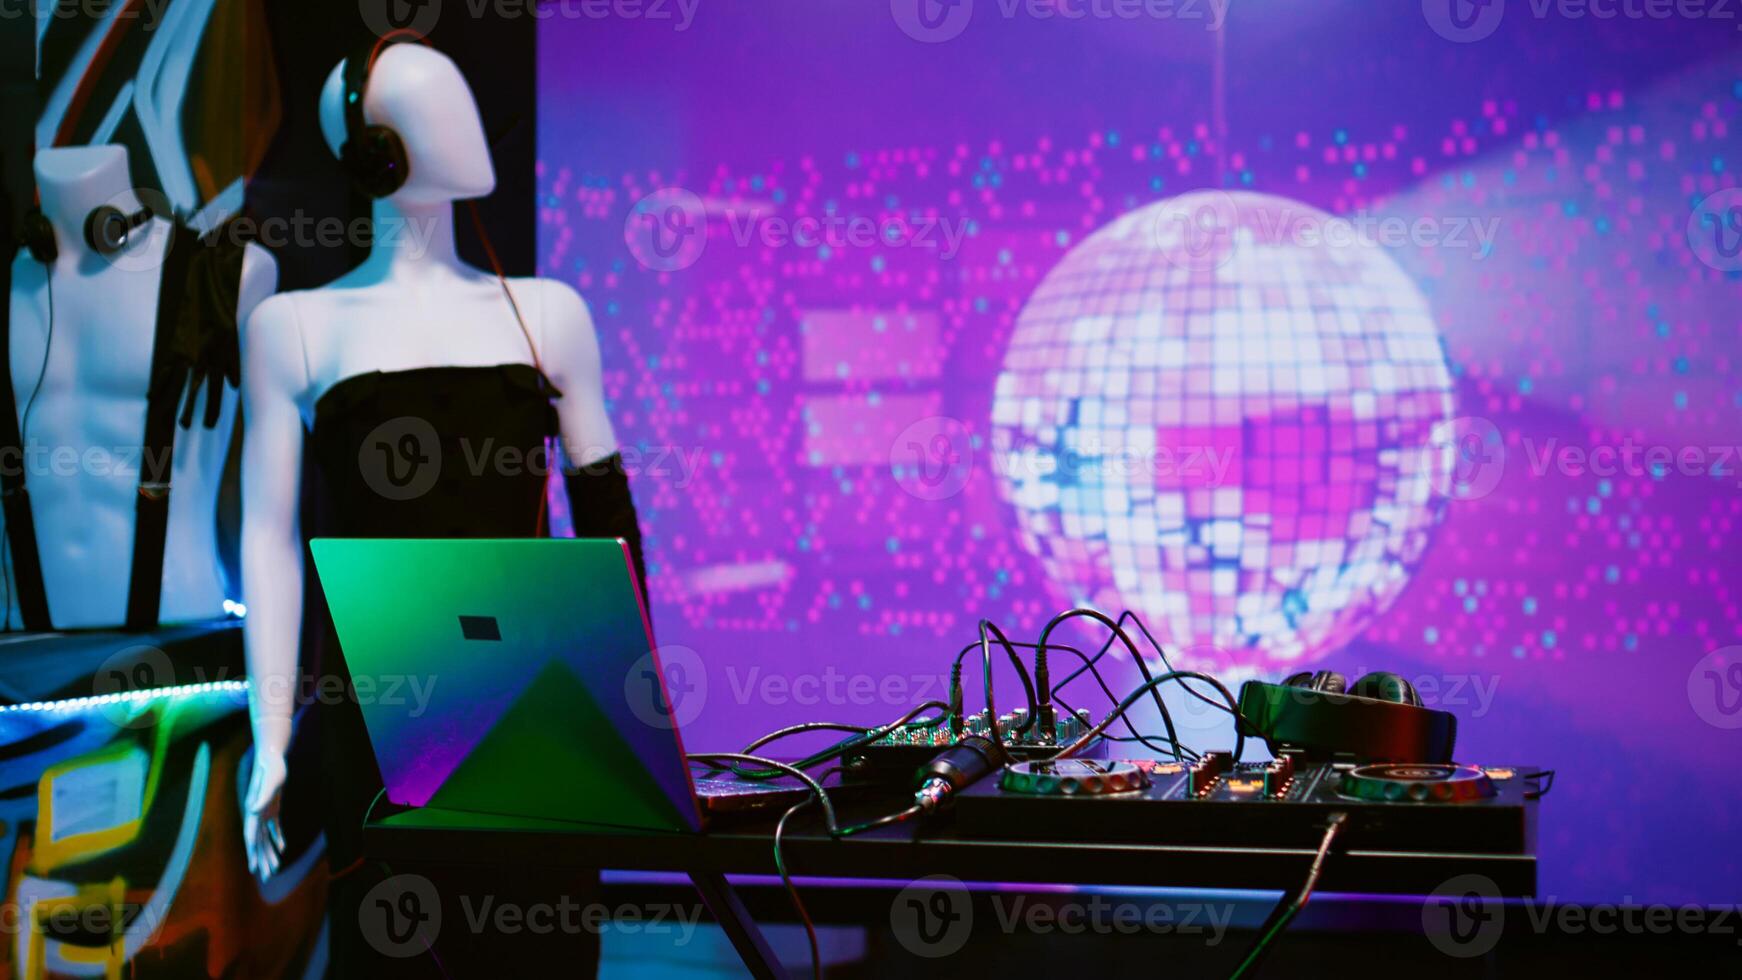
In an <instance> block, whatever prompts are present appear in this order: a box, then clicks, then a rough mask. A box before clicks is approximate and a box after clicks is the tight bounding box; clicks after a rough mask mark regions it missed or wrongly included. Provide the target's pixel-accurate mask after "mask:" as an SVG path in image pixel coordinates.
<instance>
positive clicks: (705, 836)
mask: <svg viewBox="0 0 1742 980" xmlns="http://www.w3.org/2000/svg"><path fill="white" fill-rule="evenodd" d="M837 809H839V810H840V811H841V821H842V822H843V823H849V822H853V821H858V820H863V819H867V818H870V817H875V816H878V815H879V814H881V813H883V812H887V809H888V804H887V803H884V804H878V805H847V806H838V807H837ZM773 831H774V817H773V816H769V817H767V818H760V817H758V818H751V819H750V820H749V821H748V822H743V823H734V824H730V825H727V826H724V827H719V828H716V829H710V830H707V831H704V832H702V833H699V834H671V833H657V832H650V831H644V830H631V829H625V828H613V827H602V826H593V825H586V824H579V823H568V822H564V821H560V820H548V819H540V818H522V817H507V816H500V815H493V814H486V813H476V812H470V811H457V810H444V809H439V808H434V807H424V808H421V809H413V810H404V811H401V812H398V813H393V814H390V815H384V816H381V817H378V818H377V819H375V820H373V821H371V822H370V823H369V825H368V826H367V828H366V831H365V833H366V837H367V846H368V848H369V851H370V853H371V855H373V856H378V857H380V858H381V859H383V860H386V861H389V862H393V861H424V862H435V863H454V864H485V865H500V864H504V863H527V864H538V865H544V866H570V867H576V868H609V869H616V870H625V871H677V872H695V871H702V872H714V873H720V874H756V875H767V874H774V873H775V870H776V869H775V866H774V849H773ZM782 850H783V852H784V855H785V857H786V862H787V866H788V868H789V869H790V870H791V871H792V873H793V874H794V875H798V876H805V877H827V878H856V879H867V880H885V881H901V880H913V879H915V878H920V877H924V876H926V875H934V874H945V875H952V876H954V877H956V878H959V879H961V880H963V881H981V882H1006V883H1014V884H1104V885H1129V886H1150V887H1179V888H1233V889H1291V888H1294V887H1296V886H1297V885H1299V883H1300V881H1301V879H1302V878H1303V877H1304V876H1305V874H1306V872H1307V868H1308V866H1309V865H1310V864H1311V863H1312V858H1313V851H1312V849H1311V848H1286V847H1206V846H1197V845H1191V846H1181V845H1170V844H1166V843H1153V844H1126V843H1118V844H1116V843H1089V842H1081V841H1062V840H981V839H973V838H969V837H965V836H963V835H961V834H959V833H958V832H957V831H956V829H955V828H954V827H953V826H952V825H951V821H950V820H949V818H948V817H947V816H942V817H937V818H933V819H931V820H928V821H925V822H923V823H920V822H915V823H906V824H897V825H894V826H889V827H883V828H879V829H877V830H874V831H870V832H868V833H865V834H862V835H859V836H855V837H851V838H846V839H841V840H836V839H832V838H830V837H829V836H828V834H827V832H826V831H825V830H824V829H823V826H822V822H821V818H820V815H818V814H814V813H806V814H802V815H800V816H795V817H794V818H793V820H792V821H791V822H789V824H788V826H787V832H786V834H785V835H784V837H783V842H782ZM1471 872H1474V873H1480V874H1483V875H1486V876H1487V877H1488V878H1490V879H1491V880H1493V881H1494V882H1495V884H1496V886H1497V887H1498V888H1499V890H1500V892H1501V894H1502V895H1505V896H1519V895H1530V894H1533V893H1534V892H1535V889H1536V858H1535V856H1534V855H1530V854H1525V855H1518V854H1510V855H1508V854H1467V853H1466V854H1454V853H1440V852H1433V851H1365V850H1347V851H1344V850H1336V851H1333V854H1332V858H1331V860H1330V861H1328V862H1327V863H1326V865H1325V869H1324V875H1323V878H1322V879H1321V881H1320V888H1321V889H1323V890H1325V891H1340V892H1361V893H1369V894H1376V895H1380V894H1384V895H1425V894H1428V893H1430V892H1432V891H1433V890H1434V889H1435V888H1437V887H1439V886H1440V885H1441V884H1443V883H1444V882H1445V881H1446V880H1447V879H1448V878H1451V877H1453V876H1455V875H1459V874H1465V873H1471Z"/></svg>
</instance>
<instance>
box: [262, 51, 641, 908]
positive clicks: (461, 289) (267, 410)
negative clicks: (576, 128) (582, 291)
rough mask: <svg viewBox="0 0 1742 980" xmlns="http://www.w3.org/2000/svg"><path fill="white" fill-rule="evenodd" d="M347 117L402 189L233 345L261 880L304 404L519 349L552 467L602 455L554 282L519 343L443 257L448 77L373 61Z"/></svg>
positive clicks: (583, 371)
mask: <svg viewBox="0 0 1742 980" xmlns="http://www.w3.org/2000/svg"><path fill="white" fill-rule="evenodd" d="M341 77H342V76H341V68H335V69H334V70H333V72H332V74H331V75H330V76H329V77H328V81H327V86H326V88H325V90H324V91H323V93H322V98H321V124H322V129H323V131H324V133H325V135H326V137H327V142H328V146H329V148H330V149H332V150H333V151H334V152H335V153H337V152H338V149H339V147H340V145H341V144H342V143H343V142H344V140H345V138H346V132H345V122H344V113H343V108H342V105H343V103H342V98H343V88H344V86H343V84H342V82H341V80H340V79H341ZM363 110H364V115H365V118H366V121H367V122H368V123H369V124H372V125H384V126H389V127H391V128H392V129H393V130H394V131H396V132H397V133H398V134H399V137H400V138H401V139H402V140H403V142H404V145H405V148H406V151H407V158H408V160H409V161H410V167H409V178H408V179H407V181H406V183H405V184H404V186H402V187H401V188H399V189H398V190H397V191H395V192H394V193H393V194H392V195H390V196H389V197H387V198H383V199H380V200H377V201H376V202H375V205H374V212H373V217H374V228H375V233H376V237H375V240H374V242H373V244H372V246H371V250H370V254H369V258H368V259H367V260H366V261H365V262H364V263H363V264H362V265H361V266H359V267H358V268H357V269H355V270H352V271H351V272H349V273H347V274H346V275H344V276H342V277H341V278H339V279H338V280H336V281H334V282H333V283H331V284H329V285H327V286H325V287H322V288H320V289H314V290H307V291H302V292H291V293H282V294H279V295H277V296H274V297H272V298H271V299H269V300H268V301H266V302H264V303H262V304H261V305H260V307H259V309H258V310H256V311H255V313H254V315H253V316H252V317H251V318H250V319H249V320H248V323H247V325H246V326H245V327H244V329H243V334H242V347H243V350H242V354H243V358H242V360H243V367H242V372H243V384H242V388H243V400H244V409H243V411H244V423H245V426H246V438H245V440H244V450H243V457H242V508H243V521H242V566H243V573H242V574H243V583H244V590H245V591H244V594H243V598H244V602H245V603H246V605H247V607H248V618H247V622H246V624H245V631H244V636H245V642H246V646H247V659H248V674H249V678H250V680H251V682H252V697H251V701H250V715H251V718H252V721H253V727H254V753H255V756H254V759H255V761H254V771H253V774H252V776H251V777H250V783H249V789H248V793H247V797H246V799H245V801H244V809H245V814H244V819H243V838H244V843H245V846H246V848H247V853H248V863H249V867H250V868H251V869H252V870H253V871H254V872H255V873H256V874H258V875H260V876H261V877H262V878H265V877H267V876H269V875H271V874H272V873H273V871H275V870H276V868H277V866H278V861H279V858H280V855H281V853H282V849H283V846H284V845H283V839H282V835H281V833H280V832H279V830H278V827H277V813H278V808H279V804H280V799H281V794H282V791H283V786H284V779H285V775H286V770H285V758H284V757H285V752H286V750H287V749H288V747H289V744H290V734H291V726H292V718H293V715H294V709H295V697H294V694H295V692H296V691H297V689H298V681H299V674H298V659H299V655H300V652H301V644H300V633H301V627H302V619H303V608H302V607H303V543H302V532H301V528H300V526H299V524H298V511H299V500H298V490H299V487H300V484H301V479H300V478H301V473H302V458H303V451H304V445H303V440H304V437H305V433H306V431H307V429H308V428H309V427H310V426H311V425H312V424H313V422H314V411H315V406H316V404H317V403H318V402H319V400H320V398H321V396H322V395H324V394H326V393H327V392H328V391H330V390H332V388H333V386H335V385H337V384H338V383H340V382H342V381H344V380H346V379H348V378H353V377H357V376H360V375H365V374H368V373H370V372H374V371H381V372H397V371H410V370H416V369H420V368H434V367H489V366H495V365H502V364H529V363H533V362H534V360H535V355H534V348H536V360H537V361H538V362H540V363H541V364H542V367H543V369H544V372H545V375H546V376H547V377H548V378H549V379H550V381H551V383H552V384H553V385H554V386H555V387H556V388H557V390H558V391H560V392H562V397H561V398H560V399H558V400H557V401H556V403H555V405H556V414H557V421H558V424H559V426H560V429H561V432H560V436H561V442H562V445H563V448H564V450H565V453H566V455H567V457H568V459H569V461H570V462H572V463H576V464H587V463H592V462H595V461H597V460H599V459H602V458H605V457H607V456H609V455H611V454H612V453H614V452H616V448H617V447H616V438H615V436H614V434H613V433H612V430H611V423H610V420H609V418H608V417H607V416H606V413H605V402H604V386H603V380H602V376H601V370H600V363H599V344H598V338H597V337H596V336H595V334H594V332H593V322H592V318H591V316H590V315H589V313H588V311H587V307H586V304H585V303H584V302H582V300H581V298H580V296H579V295H578V294H577V293H575V291H574V290H573V289H571V288H570V287H568V286H567V285H564V284H562V283H560V282H556V281H553V280H543V279H518V280H514V281H513V282H512V283H510V284H509V288H510V289H511V290H512V293H513V297H514V302H515V305H517V306H518V307H519V310H520V312H521V314H522V316H523V319H524V325H525V333H522V330H521V324H519V323H517V322H516V321H515V315H514V312H513V307H512V306H511V305H510V303H509V299H508V296H507V295H505V294H504V290H503V285H502V283H501V282H500V281H498V280H497V279H496V277H495V276H493V275H490V274H487V273H484V272H481V271H479V270H477V269H474V268H472V267H470V266H468V265H466V264H465V263H463V262H461V261H460V259H459V257H458V255H457V254H456V252H455V250H454V237H453V221H454V215H453V211H454V202H456V201H463V200H468V199H472V198H478V197H483V196H485V195H487V194H489V193H490V191H491V190H493V189H494V186H495V173H494V170H493V168H492V165H491V162H490V155H489V148H488V146H487V145H486V144H485V141H484V134H483V124H482V122H481V121H480V119H479V116H478V109H477V105H476V103H475V102H474V101H473V100H472V95H471V90H470V89H469V88H468V87H467V85H466V82H465V79H464V78H463V77H462V76H461V75H460V73H459V69H458V68H456V67H455V66H454V64H453V62H452V61H450V60H448V58H447V57H446V56H444V55H442V54H440V53H438V52H436V51H434V50H431V49H429V48H425V47H422V46H419V45H412V44H400V45H395V46H392V47H389V48H387V49H386V50H385V51H384V52H383V53H382V54H381V56H380V58H379V59H378V61H377V62H376V65H375V68H374V70H373V72H372V73H371V74H370V78H369V82H368V87H367V92H366V94H365V96H364V98H363ZM529 341H530V343H529Z"/></svg>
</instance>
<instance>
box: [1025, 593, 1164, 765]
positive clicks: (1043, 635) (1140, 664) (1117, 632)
mask: <svg viewBox="0 0 1742 980" xmlns="http://www.w3.org/2000/svg"><path fill="white" fill-rule="evenodd" d="M1124 615H1125V616H1131V615H1132V613H1130V612H1129V611H1127V612H1126V613H1125V614H1124ZM1079 616H1084V617H1087V618H1089V619H1093V620H1095V621H1096V622H1098V623H1100V624H1101V625H1103V626H1105V627H1107V628H1108V629H1109V630H1111V631H1112V632H1113V635H1114V636H1115V637H1117V638H1118V639H1119V641H1120V642H1122V643H1124V644H1125V649H1127V650H1129V651H1131V659H1132V660H1135V661H1136V662H1137V669H1138V670H1139V671H1141V672H1142V674H1143V679H1144V681H1145V682H1148V681H1149V680H1151V678H1152V675H1151V674H1150V673H1149V664H1148V663H1146V662H1145V661H1144V659H1143V654H1142V653H1140V652H1138V649H1137V644H1135V643H1133V642H1131V637H1130V636H1128V635H1126V633H1125V628H1124V627H1123V626H1121V625H1120V624H1119V623H1118V622H1115V621H1114V620H1113V618H1112V617H1110V616H1108V615H1107V614H1106V613H1104V612H1101V611H1100V610H1099V609H1090V608H1089V607H1087V606H1079V607H1077V608H1076V609H1067V610H1065V611H1064V612H1062V613H1059V614H1058V615H1057V616H1054V617H1053V618H1052V619H1051V620H1049V621H1048V622H1047V624H1046V627H1045V628H1044V629H1042V630H1041V631H1040V643H1039V647H1040V649H1038V650H1036V651H1035V654H1034V658H1035V673H1037V674H1039V673H1041V665H1042V663H1043V662H1044V661H1045V659H1046V639H1047V637H1048V636H1051V635H1052V631H1053V630H1054V629H1056V628H1057V627H1058V626H1059V625H1060V624H1061V623H1063V622H1065V621H1066V620H1070V619H1075V618H1077V617H1079ZM1109 645H1111V644H1109ZM1170 673H1177V671H1173V670H1172V669H1171V668H1170ZM1072 676H1075V675H1072ZM1067 680H1068V678H1067ZM1148 690H1149V693H1150V695H1151V696H1152V697H1153V698H1154V700H1155V707H1156V710H1158V711H1160V712H1161V724H1162V727H1163V728H1166V729H1167V740H1168V741H1169V742H1170V743H1172V744H1173V746H1174V752H1173V757H1174V758H1175V759H1176V760H1181V761H1183V758H1182V757H1181V755H1180V754H1179V732H1178V731H1177V730H1175V729H1174V727H1173V715H1172V714H1170V713H1169V712H1168V710H1167V702H1165V701H1163V700H1162V699H1161V692H1160V691H1159V690H1157V689H1156V687H1154V686H1150V687H1148ZM1032 721H1033V716H1032V713H1031V715H1030V718H1029V719H1028V721H1027V722H1025V723H1024V724H1025V725H1026V724H1028V723H1030V722H1032ZM1027 730H1028V729H1027V728H1026V727H1023V728H1020V729H1018V732H1026V731H1027Z"/></svg>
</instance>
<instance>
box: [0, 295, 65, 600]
mask: <svg viewBox="0 0 1742 980" xmlns="http://www.w3.org/2000/svg"><path fill="white" fill-rule="evenodd" d="M42 285H43V291H44V292H46V293H47V294H48V330H47V331H46V332H45V333H44V335H43V338H42V366H41V367H39V368H37V369H36V384H35V385H33V386H31V389H30V397H29V398H28V399H26V400H25V402H24V411H23V412H22V413H20V419H19V422H18V449H19V453H20V456H19V459H18V465H19V466H23V467H27V466H28V463H27V462H26V461H27V460H29V459H30V410H31V409H33V408H35V407H36V396H37V395H40V394H42V383H43V381H44V380H46V379H47V378H48V355H49V351H50V350H51V349H53V347H54V266H53V265H50V264H47V263H44V264H43V267H42ZM3 302H11V301H10V300H9V299H0V303H3ZM26 475H27V476H28V469H27V470H26ZM0 568H4V569H5V572H6V630H7V631H8V632H11V630H12V535H10V534H6V535H0Z"/></svg>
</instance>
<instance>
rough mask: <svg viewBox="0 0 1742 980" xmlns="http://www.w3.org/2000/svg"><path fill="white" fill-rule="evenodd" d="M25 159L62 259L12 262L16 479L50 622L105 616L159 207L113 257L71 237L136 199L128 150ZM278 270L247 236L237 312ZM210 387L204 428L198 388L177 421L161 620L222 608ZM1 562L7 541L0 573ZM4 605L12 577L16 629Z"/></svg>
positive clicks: (134, 472) (123, 540)
mask: <svg viewBox="0 0 1742 980" xmlns="http://www.w3.org/2000/svg"><path fill="white" fill-rule="evenodd" d="M35 168H36V178H37V184H38V186H39V188H40V189H41V193H42V208H43V212H44V214H45V215H46V216H47V217H48V218H49V220H50V222H51V223H52V224H53V226H54V230H55V240H56V244H57V246H58V250H59V256H58V257H57V258H56V260H55V262H54V266H53V270H52V276H51V275H50V273H49V270H48V269H46V268H45V267H44V266H43V265H42V264H40V263H38V262H37V261H36V260H35V259H34V258H32V257H31V256H30V254H29V253H28V252H25V251H20V253H19V255H18V257H17V259H16V260H15V262H14V264H13V269H12V295H11V297H10V303H11V324H12V327H11V330H12V341H11V350H10V352H9V355H10V358H11V361H10V364H11V372H12V385H13V391H14V392H15V393H16V398H17V405H18V413H19V416H20V423H21V425H22V424H23V423H24V421H25V420H24V418H23V416H24V414H25V412H26V408H27V406H28V407H29V419H28V428H27V430H26V431H24V432H23V436H24V444H25V465H26V486H27V487H28V489H29V491H30V502H31V513H32V517H33V518H34V521H35V524H36V537H37V549H38V552H39V554H40V558H41V563H42V574H43V584H44V587H45V590H46V591H47V594H48V603H49V612H50V617H51V619H52V620H53V623H54V625H55V627H56V628H61V629H71V628H94V627H112V626H118V625H120V624H121V623H122V622H123V621H124V620H125V618H126V611H127V597H128V590H129V587H130V584H131V573H132V562H131V558H132V552H133V540H134V524H135V519H136V512H137V505H136V501H137V499H138V483H139V468H140V462H141V459H140V457H141V441H142V439H143V438H144V434H145V412H146V398H145V396H146V389H147V385H148V382H149V376H150V369H151V358H152V345H153V342H154V338H155V336H156V316H157V306H158V294H159V286H160V283H161V280H162V268H161V267H162V264H163V260H164V255H165V251H166V249H167V248H168V246H169V242H170V223H169V222H168V221H167V220H165V219H162V218H156V219H153V220H152V221H151V222H150V224H149V225H147V226H144V227H141V228H139V229H138V230H137V231H136V232H135V236H136V237H137V239H138V241H137V243H136V244H131V245H129V246H128V248H127V250H126V251H125V252H124V253H123V255H122V256H120V257H115V258H114V259H113V260H111V259H107V258H105V257H103V256H99V255H96V254H94V253H92V252H91V251H90V249H89V248H88V246H87V245H86V244H85V241H84V229H83V223H84V220H85V217H86V216H87V215H88V214H89V213H90V212H91V210H92V209H93V208H95V207H97V206H99V205H103V204H116V205H118V206H122V207H123V209H124V210H127V209H129V208H136V207H137V202H136V201H135V200H134V198H133V197H132V191H131V190H130V189H129V178H128V168H127V155H126V150H125V148H123V147H120V146H97V147H73V148H62V149H45V150H42V151H41V152H39V153H38V154H37V157H36V160H35ZM277 276H278V273H277V267H276V265H275V263H274V262H273V260H272V257H271V256H270V255H269V254H267V253H266V252H265V251H264V250H263V249H260V248H258V247H255V246H249V247H248V248H247V250H246V251H245V253H244V258H243V265H242V283H241V291H240V297H239V302H238V304H237V307H238V309H237V317H238V322H241V320H242V319H243V318H245V317H247V316H248V314H249V313H251V312H252V311H253V308H254V307H255V305H257V304H258V303H259V302H260V300H261V299H263V298H265V297H266V296H267V295H270V294H271V292H272V291H273V289H274V288H275V287H276V285H277ZM51 292H52V301H53V337H52V340H51V338H50V334H49V328H50V322H49V304H50V299H51ZM45 356H46V361H45ZM39 375H40V377H41V379H42V382H41V386H40V388H39V387H38V385H37V378H38V376H39ZM33 391H35V392H36V395H35V400H34V402H32V400H31V393H32V392H33ZM222 398H223V407H222V409H221V410H220V413H219V416H218V424H217V426H216V427H215V428H212V429H207V428H206V427H205V426H204V425H203V424H202V422H203V416H204V411H205V402H206V395H205V393H204V392H203V391H202V392H201V394H200V395H199V399H198V402H197V403H196V407H195V412H196V421H195V424H194V426H193V427H192V428H190V429H182V428H180V427H179V426H178V427H177V429H176V433H175V457H174V466H173V470H172V473H171V480H172V486H173V490H172V492H171V494H170V498H169V530H168V534H167V537H166V540H165V546H164V565H163V592H162V597H161V601H160V603H159V609H158V614H159V618H160V620H161V621H163V622H181V621H189V620H198V619H209V618H215V617H218V616H220V615H222V614H223V611H224V600H225V599H226V598H227V590H226V588H225V582H224V576H223V572H222V569H221V567H220V563H219V558H218V544H217V520H216V515H217V500H218V491H219V484H220V481H221V478H222V475H223V469H224V460H225V457H226V456H227V455H228V453H229V448H230V436H231V433H232V431H233V429H234V423H235V418H236V408H237V397H236V393H235V391H234V390H232V389H230V388H229V387H227V386H226V387H225V388H224V389H223V394H222ZM11 561H12V556H11V552H10V549H8V551H7V563H8V568H7V569H6V571H7V573H8V574H11V572H12V569H11V567H10V564H11ZM17 605H18V595H17V588H16V587H14V588H13V589H12V592H11V608H9V609H8V610H7V612H8V614H9V616H10V620H9V622H10V623H11V624H12V625H13V626H14V627H17V626H19V625H20V624H21V622H22V617H21V615H20V613H19V610H18V608H17Z"/></svg>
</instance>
